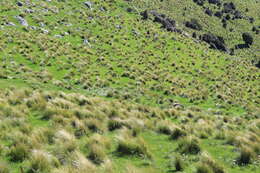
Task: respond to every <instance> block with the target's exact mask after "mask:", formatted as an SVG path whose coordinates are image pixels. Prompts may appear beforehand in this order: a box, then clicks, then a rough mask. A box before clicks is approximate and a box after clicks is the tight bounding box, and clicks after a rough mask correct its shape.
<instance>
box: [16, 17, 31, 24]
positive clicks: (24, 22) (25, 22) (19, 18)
mask: <svg viewBox="0 0 260 173" xmlns="http://www.w3.org/2000/svg"><path fill="white" fill-rule="evenodd" d="M16 19H17V20H18V21H19V23H20V24H21V25H23V26H28V23H27V21H26V20H25V19H24V18H23V17H21V16H16Z"/></svg>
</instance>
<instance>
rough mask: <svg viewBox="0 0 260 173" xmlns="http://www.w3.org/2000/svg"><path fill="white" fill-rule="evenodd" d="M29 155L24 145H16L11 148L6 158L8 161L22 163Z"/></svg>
mask: <svg viewBox="0 0 260 173" xmlns="http://www.w3.org/2000/svg"><path fill="white" fill-rule="evenodd" d="M28 155H29V148H28V146H26V145H25V144H22V143H18V144H17V145H15V146H12V147H11V149H10V152H9V153H8V156H9V157H10V160H11V161H13V162H22V161H24V160H25V159H26V158H27V157H28Z"/></svg>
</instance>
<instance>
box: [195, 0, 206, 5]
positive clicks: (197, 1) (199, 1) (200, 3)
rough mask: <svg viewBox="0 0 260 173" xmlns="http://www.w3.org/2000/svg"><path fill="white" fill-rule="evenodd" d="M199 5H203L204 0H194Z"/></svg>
mask: <svg viewBox="0 0 260 173" xmlns="http://www.w3.org/2000/svg"><path fill="white" fill-rule="evenodd" d="M193 2H195V3H196V4H197V5H199V6H203V5H204V0H193Z"/></svg>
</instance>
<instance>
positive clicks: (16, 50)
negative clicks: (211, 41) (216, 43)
mask: <svg viewBox="0 0 260 173" xmlns="http://www.w3.org/2000/svg"><path fill="white" fill-rule="evenodd" d="M223 1H224V2H227V1H226V0H223ZM23 2H24V1H23ZM84 2H85V1H83V0H80V1H72V0H68V1H51V2H47V1H36V0H32V1H31V3H33V4H35V5H32V4H31V5H24V6H22V7H18V6H17V5H16V4H15V3H16V1H15V0H10V1H7V0H4V1H1V2H0V25H1V26H0V61H1V64H0V105H1V109H0V130H3V131H2V132H1V134H0V147H1V145H4V146H5V147H7V150H6V151H5V152H3V153H2V154H1V153H0V160H4V161H6V162H7V165H8V166H9V167H10V169H11V172H17V173H18V172H19V173H20V170H19V169H20V167H21V166H22V167H23V168H24V170H25V171H27V170H29V167H30V164H31V160H30V159H26V160H25V161H23V162H17V163H16V162H12V161H10V160H9V158H8V156H7V155H8V153H7V151H8V149H9V150H10V148H11V147H12V145H13V142H14V141H13V140H14V139H13V138H15V137H17V138H18V137H21V138H26V139H27V138H28V143H26V146H27V147H29V148H30V151H33V150H41V151H43V152H48V153H50V154H51V155H52V156H53V157H54V158H56V159H57V160H58V162H59V163H60V166H58V168H60V169H62V168H64V169H67V170H68V169H69V168H71V169H73V170H74V171H75V170H76V168H75V166H74V165H73V164H72V163H73V161H75V158H74V157H72V156H74V155H77V154H75V153H74V155H73V153H69V154H68V153H66V152H68V151H69V152H71V151H70V148H73V149H75V150H76V152H79V153H81V154H83V155H84V158H85V159H88V155H89V152H90V147H89V146H88V145H89V144H88V143H87V140H88V139H89V138H90V137H92V136H93V135H94V133H100V135H101V136H102V137H107V138H108V139H109V140H111V141H112V147H111V148H110V149H107V148H102V147H103V146H102V147H101V148H102V149H103V151H102V152H103V153H102V156H104V158H103V159H104V160H103V163H99V164H95V163H92V162H91V161H90V165H91V164H93V165H94V166H93V167H95V168H96V169H97V172H102V171H103V172H106V171H104V170H103V169H105V168H106V167H109V166H108V165H109V163H110V162H108V161H107V160H106V159H108V160H110V161H111V163H112V168H113V169H112V170H114V172H126V168H128V167H130V168H129V169H134V168H132V166H134V167H137V168H136V169H140V172H150V171H151V169H152V170H155V172H167V171H170V170H171V169H172V168H171V167H170V166H169V165H170V164H171V161H173V160H174V159H175V158H176V157H180V158H179V159H181V160H183V162H184V172H188V173H189V172H190V173H192V172H195V171H196V166H197V165H198V164H199V161H200V155H201V153H198V154H197V155H190V154H182V153H181V151H180V150H179V149H178V145H179V143H180V141H182V140H183V139H182V137H180V139H174V140H172V139H171V135H172V134H171V133H172V132H171V131H169V134H168V135H164V134H160V133H158V130H157V128H158V124H160V122H165V121H167V123H164V124H166V126H167V125H169V126H170V127H173V128H175V127H176V126H178V127H179V128H181V129H182V130H183V131H184V132H185V134H187V135H192V136H195V137H197V138H199V144H198V145H199V147H200V148H201V150H202V151H206V152H208V153H209V154H210V156H212V158H213V159H214V160H216V162H218V163H220V164H221V165H223V167H224V168H225V170H226V172H238V173H239V172H248V173H249V172H256V171H257V170H258V169H259V159H255V160H254V161H253V163H251V164H249V165H246V166H239V165H237V164H235V163H234V160H235V159H236V158H237V156H238V155H239V150H240V149H241V147H243V146H240V145H233V146H231V145H227V144H225V141H226V140H227V139H226V137H224V139H223V140H216V139H214V138H213V136H214V135H215V133H218V132H223V134H225V135H227V134H230V133H232V134H237V135H235V136H239V137H241V143H242V145H249V147H250V148H256V149H255V150H256V151H255V153H256V155H258V156H259V153H257V152H258V151H257V147H256V146H255V145H254V144H255V143H256V141H257V140H259V139H258V138H259V135H258V134H257V133H255V132H256V131H257V130H259V128H258V127H259V126H257V125H256V124H257V123H259V117H258V114H259V111H260V110H259V106H258V105H259V103H260V99H259V95H260V88H259V87H260V80H259V74H260V73H259V69H257V68H256V67H254V66H253V65H252V63H251V60H252V59H256V60H257V58H258V57H257V50H258V49H259V45H260V44H259V39H256V38H257V36H258V35H254V38H255V42H254V44H253V45H252V47H251V48H250V49H248V50H239V51H236V52H235V53H236V55H235V56H231V55H228V54H226V53H224V52H219V51H216V50H212V49H209V48H208V45H206V44H205V43H202V42H199V43H197V42H196V40H194V39H192V38H191V37H186V36H184V35H181V34H178V33H171V32H167V31H166V30H164V29H162V28H161V26H160V25H159V24H157V23H154V22H153V21H152V20H142V19H141V16H140V15H139V12H141V11H144V10H146V9H149V10H151V9H155V10H157V11H158V12H160V13H163V14H166V15H167V16H169V17H171V18H173V19H175V20H176V21H177V23H178V27H179V28H181V29H182V30H184V31H185V32H187V33H189V34H191V33H192V32H194V31H193V30H190V29H188V28H185V27H184V25H183V23H184V22H185V21H187V20H190V18H191V16H193V17H196V18H198V19H199V22H200V23H201V24H202V26H203V31H200V32H198V34H203V33H204V32H212V33H214V34H216V35H220V36H223V37H225V41H226V43H227V45H228V47H232V46H234V45H235V44H238V43H241V41H242V38H241V33H242V32H245V31H249V30H251V27H252V26H253V25H256V26H258V25H259V24H260V23H259V22H260V20H259V18H260V16H259V14H258V13H257V12H258V11H257V10H258V7H259V4H257V3H255V1H253V0H248V2H244V1H241V0H234V3H235V4H236V5H237V7H238V8H239V9H240V10H241V11H242V12H243V14H244V11H245V8H249V12H247V13H245V14H246V15H247V16H253V17H254V18H255V20H256V21H255V23H254V24H249V22H248V21H247V20H236V21H232V22H229V24H228V27H232V28H234V29H235V30H234V32H232V33H231V32H229V31H228V30H226V29H224V28H223V27H222V26H221V23H220V20H219V19H217V18H216V17H209V16H207V15H205V14H204V12H203V9H202V7H199V6H197V5H195V3H193V2H192V0H187V1H180V0H177V1H162V2H161V1H157V0H151V1H144V0H140V1H137V0H133V1H129V2H128V1H123V0H117V1H104V0H102V1H99V0H93V1H91V2H92V3H93V10H90V9H88V8H87V7H86V6H85V5H84ZM205 6H206V7H209V8H211V9H214V8H215V7H214V6H212V5H210V4H208V3H206V5H205ZM101 7H103V8H106V11H102V10H100V8H101ZM185 7H186V8H187V10H186V15H185V16H183V15H182V13H183V11H184V8H185ZM28 8H30V9H32V10H34V11H35V12H33V13H31V14H30V13H25V12H24V10H26V9H28ZM127 8H132V9H133V12H131V13H129V12H127ZM44 9H45V10H44ZM46 9H47V10H46ZM57 11H58V12H57ZM21 14H23V16H24V18H25V19H26V20H27V21H28V23H29V25H30V26H36V29H35V30H34V29H31V28H25V27H23V26H21V25H20V24H19V23H18V21H17V20H16V19H15V16H17V15H21ZM8 22H13V23H14V24H15V26H6V23H8ZM42 24H43V26H41V25H42ZM42 29H46V30H48V31H49V32H48V33H43V31H42ZM148 32H149V33H148ZM250 32H251V31H250ZM66 33H68V34H66ZM57 35H59V36H58V37H57ZM83 39H87V40H88V41H89V42H90V45H91V46H88V45H84V43H83ZM23 90H28V93H29V95H27V94H26V92H25V91H23ZM46 95H47V96H50V98H48V97H46ZM81 98H84V99H85V100H84V99H83V100H84V101H83V102H81V103H83V105H80V104H78V103H79V102H80V101H79V100H78V99H81ZM28 100H29V101H32V102H33V103H34V104H35V105H34V106H32V107H29V106H28V104H27V103H28ZM176 104H177V106H176ZM178 105H179V106H178ZM2 108H3V109H2ZM8 111H9V112H8ZM48 111H51V112H52V113H53V112H54V113H53V115H52V116H50V117H49V118H48V119H43V118H42V117H43V115H44V114H45V113H46V112H47V113H48ZM111 112H112V113H111ZM7 115H8V116H9V117H8V116H7ZM114 118H115V119H114ZM20 121H21V122H20ZM111 121H113V122H114V121H118V122H120V123H121V126H120V127H119V129H116V130H114V131H109V130H108V126H109V122H111ZM91 123H92V124H94V125H95V126H96V128H97V129H99V130H98V131H96V132H95V129H94V130H93V127H92V126H90V125H89V124H91ZM254 123H255V124H254ZM142 124H143V125H142ZM27 128H28V129H29V130H28V129H27ZM124 128H126V129H127V130H128V132H125V131H124ZM250 128H255V131H253V130H252V129H251V131H252V132H253V134H254V135H255V136H254V137H253V138H255V140H256V141H252V140H251V139H250V135H252V134H251V133H249V132H250ZM44 129H45V130H46V129H47V130H50V131H49V132H46V134H43V135H42V137H43V138H44V137H50V136H48V135H51V134H49V133H52V132H53V133H55V134H56V133H58V132H60V131H62V132H64V131H65V132H66V133H65V134H63V135H64V136H65V138H66V135H67V137H68V136H70V137H71V138H73V141H72V142H71V143H70V142H68V141H65V142H64V143H63V144H62V143H61V142H60V141H59V140H61V139H60V138H59V136H57V134H56V136H55V134H54V137H53V139H52V140H53V143H46V141H44V140H43V141H42V142H39V141H37V139H35V136H34V135H35V134H36V133H39V132H37V130H43V131H44ZM224 129H225V130H224ZM19 132H21V133H22V134H18V133H19ZM202 132H205V134H202ZM125 133H126V134H127V133H130V134H131V135H130V134H127V135H130V137H129V138H130V139H131V140H133V141H138V140H137V138H141V139H143V141H144V142H145V144H146V145H147V149H148V150H149V151H150V153H151V154H152V157H151V158H152V159H148V158H142V157H138V156H136V155H134V154H133V155H131V154H130V155H118V153H116V148H117V146H118V143H119V142H118V141H117V139H116V137H117V136H118V135H119V134H125ZM58 134H59V133H58ZM78 134H80V135H78ZM19 135H20V136H19ZM135 135H136V136H135ZM243 137H244V138H243ZM242 138H243V140H242ZM251 138H252V136H251ZM101 140H103V138H102V139H101ZM139 142H140V141H139ZM139 142H137V144H136V145H138V143H139ZM248 143H249V144H248ZM61 144H62V145H61ZM59 145H61V146H59ZM14 147H15V146H14ZM98 147H100V146H98ZM93 150H94V149H93ZM63 152H65V154H64V153H63ZM29 155H30V156H31V153H29ZM79 158H80V157H79ZM79 158H77V157H76V159H79ZM81 159H82V158H81ZM82 160H83V161H82V162H84V163H85V164H86V165H87V163H86V161H84V159H82ZM46 163H47V162H46ZM102 164H104V165H105V166H104V165H102ZM86 165H85V166H86ZM48 166H50V167H51V168H52V169H53V170H54V169H55V168H54V166H53V165H48ZM88 166H89V165H88ZM68 167H69V168H68ZM82 167H83V166H82ZM58 168H57V169H58ZM0 172H1V168H0ZM79 172H80V171H79ZM107 172H108V171H107Z"/></svg>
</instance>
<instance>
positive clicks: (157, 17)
mask: <svg viewBox="0 0 260 173" xmlns="http://www.w3.org/2000/svg"><path fill="white" fill-rule="evenodd" d="M140 15H141V16H142V19H144V20H147V19H149V17H150V16H151V17H153V21H154V22H156V23H160V24H161V25H162V27H163V28H165V29H166V30H167V31H171V32H179V33H181V30H180V29H177V28H176V22H175V20H173V19H171V18H169V17H167V16H166V15H165V14H160V13H158V12H156V11H147V10H145V11H143V12H141V13H140Z"/></svg>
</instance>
